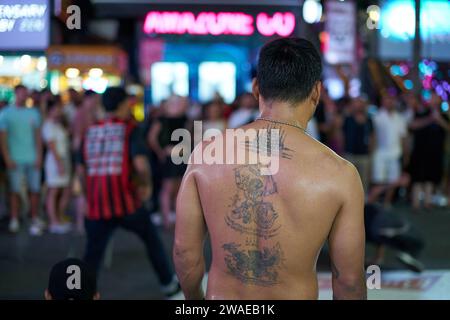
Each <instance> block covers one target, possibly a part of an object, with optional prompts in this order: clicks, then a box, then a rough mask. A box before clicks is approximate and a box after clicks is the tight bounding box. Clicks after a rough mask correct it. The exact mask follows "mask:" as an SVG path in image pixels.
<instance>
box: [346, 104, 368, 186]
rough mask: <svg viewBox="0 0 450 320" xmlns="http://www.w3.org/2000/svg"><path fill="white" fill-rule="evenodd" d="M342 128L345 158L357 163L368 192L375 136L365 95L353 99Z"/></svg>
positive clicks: (356, 165)
mask: <svg viewBox="0 0 450 320" xmlns="http://www.w3.org/2000/svg"><path fill="white" fill-rule="evenodd" d="M342 130H343V138H344V151H345V158H346V159H347V160H348V161H350V162H351V163H353V164H354V165H355V167H356V169H357V170H358V172H359V175H360V176H361V180H362V183H363V186H364V190H365V191H366V192H368V190H369V185H370V157H371V152H372V148H373V144H374V139H375V137H374V128H373V122H372V119H371V118H370V117H369V115H368V114H367V101H366V100H365V99H364V98H363V97H358V98H354V99H352V101H351V103H350V108H349V110H348V114H347V115H346V116H345V118H344V123H343V128H342Z"/></svg>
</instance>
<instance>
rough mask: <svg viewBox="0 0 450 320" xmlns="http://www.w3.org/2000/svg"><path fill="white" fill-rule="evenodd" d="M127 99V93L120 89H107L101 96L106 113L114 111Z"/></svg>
mask: <svg viewBox="0 0 450 320" xmlns="http://www.w3.org/2000/svg"><path fill="white" fill-rule="evenodd" d="M126 98H127V92H126V91H125V89H124V88H122V87H109V88H107V89H106V90H105V92H104V93H103V96H102V103H103V107H104V108H105V110H106V111H107V112H114V111H116V110H117V109H118V108H119V106H120V104H121V103H122V102H124V101H125V99H126Z"/></svg>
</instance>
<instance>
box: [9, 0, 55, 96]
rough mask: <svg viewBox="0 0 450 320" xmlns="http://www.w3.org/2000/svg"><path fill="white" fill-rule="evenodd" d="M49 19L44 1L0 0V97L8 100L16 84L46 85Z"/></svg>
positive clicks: (42, 86)
mask: <svg viewBox="0 0 450 320" xmlns="http://www.w3.org/2000/svg"><path fill="white" fill-rule="evenodd" d="M49 19H50V5H49V1H48V0H21V1H18V0H2V1H1V2H0V99H6V100H8V99H9V98H10V97H11V95H12V88H13V87H14V86H15V85H18V84H19V83H22V84H24V85H26V86H27V87H29V88H30V89H36V90H40V89H42V88H44V87H45V86H46V85H47V79H46V74H47V61H46V58H45V53H44V52H45V50H46V49H47V47H48V45H49V38H50V36H49V33H50V20H49Z"/></svg>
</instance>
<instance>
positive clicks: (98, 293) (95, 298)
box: [93, 292, 100, 300]
mask: <svg viewBox="0 0 450 320" xmlns="http://www.w3.org/2000/svg"><path fill="white" fill-rule="evenodd" d="M93 300H100V292H96V293H95V294H94V298H93Z"/></svg>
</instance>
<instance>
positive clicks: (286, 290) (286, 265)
mask: <svg viewBox="0 0 450 320" xmlns="http://www.w3.org/2000/svg"><path fill="white" fill-rule="evenodd" d="M249 128H254V129H268V130H269V132H270V130H273V129H279V130H280V131H279V132H280V134H281V135H280V139H279V146H278V150H277V151H278V154H279V167H278V170H277V172H276V173H274V174H272V175H264V174H262V171H261V167H262V165H261V164H248V163H245V164H237V165H236V164H213V165H205V164H198V165H193V166H190V167H189V169H188V172H187V174H186V176H185V180H188V179H189V178H186V177H192V179H193V180H194V181H195V185H196V188H197V194H198V199H199V202H200V204H201V210H202V215H203V217H204V221H205V224H206V227H207V230H208V231H209V234H210V239H211V245H212V251H213V261H212V266H211V269H210V271H209V279H208V289H207V293H206V298H207V299H317V297H318V286H317V276H316V262H317V258H318V255H319V252H320V250H321V248H322V246H323V245H324V243H325V242H326V241H327V239H329V236H330V234H333V229H335V228H336V226H335V221H336V220H337V217H338V215H339V214H340V211H342V210H343V208H344V206H346V202H347V201H348V200H347V199H349V194H354V195H355V196H356V198H359V197H363V196H362V193H361V192H362V191H361V190H359V188H360V181H359V176H358V175H357V173H356V170H355V168H354V167H353V166H352V165H351V164H349V163H348V162H347V161H346V160H344V159H342V158H341V157H339V156H338V155H336V154H335V153H334V152H333V151H331V150H330V149H329V148H327V147H326V146H324V145H322V144H321V143H319V142H317V141H316V140H314V139H313V138H311V137H309V136H308V135H306V134H305V133H304V132H302V131H300V130H299V129H297V128H293V127H289V126H274V125H268V124H267V123H265V122H262V121H257V122H254V123H252V124H250V125H248V126H246V127H244V128H243V129H244V130H246V129H249ZM256 145H261V144H256ZM252 146H253V149H254V146H255V144H253V143H251V142H250V143H248V142H247V143H246V144H245V148H246V150H247V152H249V153H250V152H254V151H255V150H252ZM205 148H206V145H204V146H203V149H202V150H203V151H205ZM230 148H234V150H235V151H236V148H239V146H238V147H231V146H228V145H226V143H225V146H224V149H225V150H226V152H228V153H229V152H230V151H231V150H230ZM197 152H199V151H198V150H197ZM360 193H361V194H360ZM358 201H359V200H358ZM362 205H363V204H362ZM357 206H359V204H355V205H354V207H355V208H354V209H353V211H355V212H356V211H358V210H359V209H358V208H356V207H357ZM177 214H178V211H177ZM356 214H358V213H356ZM359 214H361V212H360V213H359ZM177 219H178V217H177ZM345 221H347V219H345ZM361 221H363V220H362V219H360V221H358V225H357V226H354V227H352V226H350V227H349V228H350V229H349V231H350V232H351V231H352V228H353V229H355V230H358V232H359V233H360V232H361V227H363V226H361ZM362 232H363V231H362ZM342 233H343V232H342V231H339V239H340V238H341V237H342V236H341V234H342ZM356 237H357V238H358V235H356ZM333 243H337V241H336V240H333ZM331 247H332V248H334V246H331ZM343 250H346V249H343ZM351 250H358V248H356V249H351ZM335 251H336V252H337V251H339V250H335ZM355 253H356V251H355ZM358 253H359V251H358ZM358 257H359V255H358ZM335 260H338V259H335ZM361 263H362V262H361ZM359 264H360V262H358V263H357V266H356V268H359ZM338 265H339V263H338ZM334 269H335V270H338V269H339V266H337V267H336V266H334ZM341 273H342V272H341ZM343 273H344V274H347V273H346V270H345V271H344V272H343ZM354 273H355V272H354V271H351V272H350V273H349V274H351V275H352V276H351V277H350V278H352V279H351V281H350V280H349V282H348V283H346V286H347V287H351V286H352V285H353V284H354V283H355V281H356V280H354V279H353V274H354ZM356 273H358V272H356ZM336 275H337V276H338V277H339V271H336V272H335V276H336ZM358 281H359V280H358ZM350 282H351V283H350ZM349 290H353V288H350V289H349Z"/></svg>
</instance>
